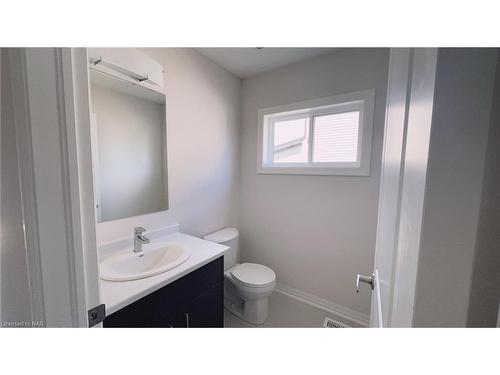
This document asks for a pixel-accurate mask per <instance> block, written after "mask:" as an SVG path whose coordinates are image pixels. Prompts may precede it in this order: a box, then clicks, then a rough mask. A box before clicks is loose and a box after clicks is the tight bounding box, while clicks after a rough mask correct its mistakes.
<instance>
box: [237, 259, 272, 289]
mask: <svg viewBox="0 0 500 375" xmlns="http://www.w3.org/2000/svg"><path fill="white" fill-rule="evenodd" d="M229 273H230V274H231V277H232V279H233V280H234V281H236V282H237V283H240V284H242V285H244V286H247V287H252V288H264V287H268V286H270V285H272V284H273V283H274V282H275V280H276V274H275V273H274V271H273V270H272V269H270V268H269V267H266V266H264V265H262V264H256V263H242V264H239V265H237V266H236V267H234V268H232V269H231V270H230V272H229Z"/></svg>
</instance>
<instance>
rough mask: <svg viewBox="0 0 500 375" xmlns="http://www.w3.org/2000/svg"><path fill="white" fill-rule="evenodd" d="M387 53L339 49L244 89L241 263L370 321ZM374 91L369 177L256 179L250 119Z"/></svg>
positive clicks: (262, 77) (253, 125)
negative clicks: (368, 279) (364, 282)
mask: <svg viewBox="0 0 500 375" xmlns="http://www.w3.org/2000/svg"><path fill="white" fill-rule="evenodd" d="M388 58H389V50H388V49H345V50H339V51H336V52H333V53H330V54H326V55H322V56H319V57H315V58H312V59H309V60H306V61H303V62H300V63H297V64H293V65H290V66H287V67H283V68H279V69H277V70H273V71H270V72H267V73H264V74H262V75H259V76H256V77H252V78H249V79H246V80H244V81H243V86H242V117H241V119H242V128H241V142H242V144H241V182H240V184H241V190H240V194H241V199H240V229H241V249H242V260H243V261H251V262H256V263H262V264H265V265H267V266H269V267H271V268H273V269H274V270H275V272H276V273H277V280H278V282H281V283H284V284H286V285H288V286H290V287H292V288H297V289H300V290H302V291H304V292H307V293H311V294H314V295H316V296H319V297H321V298H324V299H327V300H329V301H333V302H334V303H336V304H340V305H342V306H344V307H347V308H350V309H353V310H356V311H358V312H361V313H364V314H369V311H370V292H369V290H368V288H363V290H362V291H361V292H360V294H356V292H355V290H354V280H355V276H356V274H357V273H364V274H370V273H371V272H372V267H373V261H374V249H375V233H376V225H377V206H378V193H379V177H380V167H381V152H382V138H383V127H384V113H385V101H386V89H387V73H388ZM371 88H375V90H376V98H375V116H374V129H373V149H372V160H371V174H370V176H369V177H346V176H300V175H262V174H257V173H256V167H257V166H256V161H257V111H258V110H259V109H260V108H266V107H272V106H277V105H282V104H288V103H293V102H298V101H303V100H309V99H315V98H321V97H326V96H331V95H336V94H342V93H349V92H353V91H359V90H365V89H371Z"/></svg>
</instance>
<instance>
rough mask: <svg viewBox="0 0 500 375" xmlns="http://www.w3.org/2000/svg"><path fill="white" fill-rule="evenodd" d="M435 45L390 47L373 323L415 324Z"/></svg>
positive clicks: (434, 68) (432, 95)
mask: <svg viewBox="0 0 500 375" xmlns="http://www.w3.org/2000/svg"><path fill="white" fill-rule="evenodd" d="M436 64H437V49H436V48H417V49H410V48H392V49H391V53H390V64H389V78H388V90H387V109H386V122H385V128H384V149H383V157H382V171H381V180H380V198H379V212H378V225H377V240H376V250H375V267H374V268H375V270H377V271H378V274H379V275H380V276H379V277H380V279H379V280H377V283H378V286H379V287H380V296H374V298H372V314H371V326H372V327H373V326H378V325H379V324H378V320H379V313H378V311H379V310H378V303H379V301H377V298H378V297H380V299H381V310H382V318H383V319H382V320H383V325H384V326H385V327H411V326H412V325H413V309H414V301H415V290H416V281H417V267H418V258H419V250H420V237H421V230H422V214H423V206H424V196H425V184H426V177H427V166H428V155H429V144H430V137H431V124H432V111H433V104H434V85H435V79H436Z"/></svg>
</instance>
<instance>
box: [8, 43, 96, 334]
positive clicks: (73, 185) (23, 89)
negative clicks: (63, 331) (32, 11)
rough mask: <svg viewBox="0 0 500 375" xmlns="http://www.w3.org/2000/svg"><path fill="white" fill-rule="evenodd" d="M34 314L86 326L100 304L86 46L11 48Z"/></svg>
mask: <svg viewBox="0 0 500 375" xmlns="http://www.w3.org/2000/svg"><path fill="white" fill-rule="evenodd" d="M8 53H9V63H10V68H11V74H10V79H11V83H12V94H13V103H14V119H15V128H16V142H17V150H18V157H19V172H20V179H21V196H22V209H23V220H24V226H25V242H26V251H27V255H28V256H27V259H28V272H29V286H30V299H31V309H32V317H33V320H34V321H43V322H45V325H46V326H48V327H86V326H88V318H87V310H88V308H89V307H93V306H95V305H98V304H99V303H100V296H99V284H98V271H97V243H96V236H95V212H94V202H93V201H94V197H93V186H92V167H91V164H92V161H91V153H90V117H89V105H88V103H89V93H88V74H87V60H86V59H87V57H86V51H85V50H84V49H68V48H33V49H32V48H19V49H9V51H8Z"/></svg>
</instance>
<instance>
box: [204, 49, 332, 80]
mask: <svg viewBox="0 0 500 375" xmlns="http://www.w3.org/2000/svg"><path fill="white" fill-rule="evenodd" d="M335 49H336V48H262V49H258V48H197V51H198V52H200V53H201V54H203V55H205V56H206V57H208V58H209V59H210V60H212V61H213V62H215V63H216V64H218V65H220V66H222V67H223V68H225V69H226V70H228V71H230V72H231V73H233V74H234V75H236V76H238V77H240V78H248V77H251V76H254V75H256V74H259V73H263V72H265V71H268V70H271V69H275V68H278V67H281V66H285V65H289V64H292V63H295V62H299V61H302V60H305V59H307V58H309V57H313V56H317V55H320V54H323V53H326V52H331V51H333V50H335Z"/></svg>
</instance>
